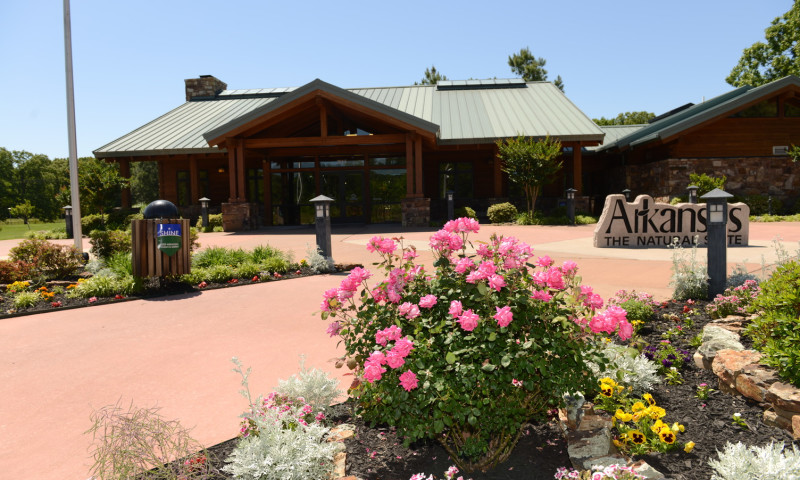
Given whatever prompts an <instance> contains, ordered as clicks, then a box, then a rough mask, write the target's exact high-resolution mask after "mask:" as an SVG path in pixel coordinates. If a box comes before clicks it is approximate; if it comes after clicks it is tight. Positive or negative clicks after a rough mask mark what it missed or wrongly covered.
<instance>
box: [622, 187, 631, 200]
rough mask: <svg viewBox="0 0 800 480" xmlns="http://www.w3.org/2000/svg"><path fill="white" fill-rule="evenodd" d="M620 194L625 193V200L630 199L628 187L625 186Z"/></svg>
mask: <svg viewBox="0 0 800 480" xmlns="http://www.w3.org/2000/svg"><path fill="white" fill-rule="evenodd" d="M622 194H623V195H625V201H626V202H627V201H629V200H630V199H631V189H630V188H626V189H625V190H623V191H622Z"/></svg>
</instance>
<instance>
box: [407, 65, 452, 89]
mask: <svg viewBox="0 0 800 480" xmlns="http://www.w3.org/2000/svg"><path fill="white" fill-rule="evenodd" d="M442 80H447V76H446V75H442V74H441V73H440V72H439V71H437V70H436V67H435V66H433V65H431V68H426V69H425V76H424V77H422V80H421V81H420V83H417V82H414V85H436V84H437V83H439V82H441V81H442Z"/></svg>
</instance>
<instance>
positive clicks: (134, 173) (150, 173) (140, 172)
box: [131, 162, 158, 205]
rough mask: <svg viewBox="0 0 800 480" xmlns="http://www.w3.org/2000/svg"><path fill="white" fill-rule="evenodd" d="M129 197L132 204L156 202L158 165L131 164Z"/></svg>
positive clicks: (146, 163)
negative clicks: (131, 198) (131, 199)
mask: <svg viewBox="0 0 800 480" xmlns="http://www.w3.org/2000/svg"><path fill="white" fill-rule="evenodd" d="M131 197H133V204H134V205H136V204H139V203H144V204H148V203H150V202H152V201H153V200H158V163H157V162H132V163H131Z"/></svg>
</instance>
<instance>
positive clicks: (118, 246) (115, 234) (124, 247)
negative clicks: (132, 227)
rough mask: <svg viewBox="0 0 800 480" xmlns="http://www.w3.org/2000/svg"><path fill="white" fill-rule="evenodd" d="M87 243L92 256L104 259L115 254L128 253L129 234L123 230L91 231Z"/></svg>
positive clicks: (129, 245)
mask: <svg viewBox="0 0 800 480" xmlns="http://www.w3.org/2000/svg"><path fill="white" fill-rule="evenodd" d="M89 243H91V244H92V249H91V252H92V254H93V255H94V256H96V257H99V258H103V259H106V258H109V257H111V256H112V255H115V254H117V253H130V251H131V234H130V232H126V231H124V230H93V231H92V232H91V233H90V234H89Z"/></svg>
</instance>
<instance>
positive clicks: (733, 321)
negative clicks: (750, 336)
mask: <svg viewBox="0 0 800 480" xmlns="http://www.w3.org/2000/svg"><path fill="white" fill-rule="evenodd" d="M744 321H745V319H744V317H742V316H739V315H728V316H727V317H725V318H718V319H717V320H714V321H712V322H711V323H709V324H708V325H709V326H714V327H719V328H724V329H725V330H727V331H729V332H732V333H735V334H737V335H738V334H739V332H740V331H742V328H743V327H742V324H743V323H744Z"/></svg>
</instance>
